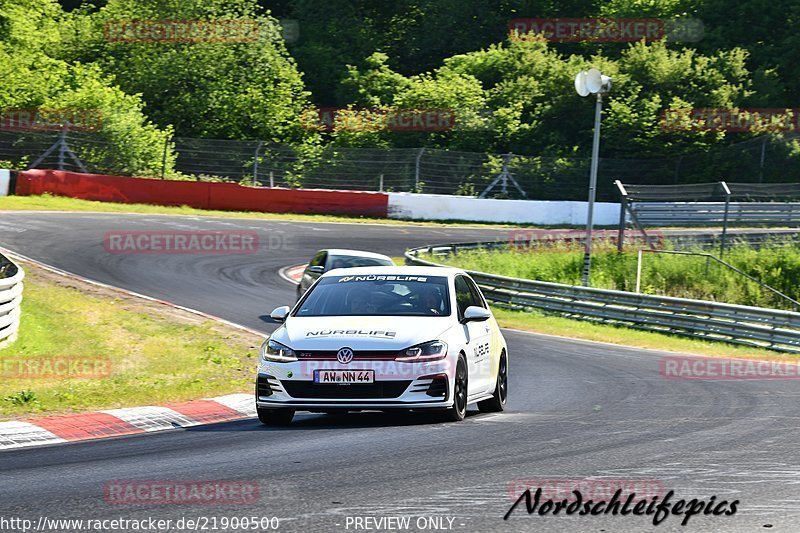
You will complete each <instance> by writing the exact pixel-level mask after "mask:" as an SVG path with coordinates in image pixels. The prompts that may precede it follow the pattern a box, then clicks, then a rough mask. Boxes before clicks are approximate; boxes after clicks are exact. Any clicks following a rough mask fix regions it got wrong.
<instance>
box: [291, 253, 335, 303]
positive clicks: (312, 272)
mask: <svg viewBox="0 0 800 533" xmlns="http://www.w3.org/2000/svg"><path fill="white" fill-rule="evenodd" d="M327 259H328V252H326V251H325V250H322V251H320V252H317V253H316V254H315V255H314V257H312V258H311V262H309V263H308V266H307V267H306V269H305V270H304V271H303V277H302V278H300V290H299V291H298V292H299V293H300V295H302V294H303V293H305V292H306V291H307V290H308V288H309V287H310V286H311V285H313V284H314V282H315V281H317V279H318V278H319V277H320V276H321V275H322V274H323V273H324V272H325V261H326V260H327Z"/></svg>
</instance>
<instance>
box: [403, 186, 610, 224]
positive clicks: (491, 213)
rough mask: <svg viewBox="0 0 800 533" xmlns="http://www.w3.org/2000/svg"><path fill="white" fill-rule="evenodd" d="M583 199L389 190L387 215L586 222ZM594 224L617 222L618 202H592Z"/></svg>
mask: <svg viewBox="0 0 800 533" xmlns="http://www.w3.org/2000/svg"><path fill="white" fill-rule="evenodd" d="M587 205H588V203H587V202H568V201H546V200H492V199H480V198H475V197H474V196H448V195H443V194H412V193H405V192H398V193H395V192H390V193H389V218H404V219H412V220H414V219H426V220H470V221H475V222H516V223H527V224H543V225H551V224H553V225H555V224H571V225H576V226H580V225H584V224H586V209H587ZM594 223H595V224H596V225H598V226H613V225H616V224H618V223H619V204H615V203H608V202H596V203H595V204H594Z"/></svg>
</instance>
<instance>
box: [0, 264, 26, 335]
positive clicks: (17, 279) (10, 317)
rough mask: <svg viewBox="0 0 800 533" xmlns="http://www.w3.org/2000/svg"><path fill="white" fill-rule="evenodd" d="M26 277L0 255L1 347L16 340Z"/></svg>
mask: <svg viewBox="0 0 800 533" xmlns="http://www.w3.org/2000/svg"><path fill="white" fill-rule="evenodd" d="M24 277H25V272H24V271H23V270H22V269H21V268H20V267H19V266H18V265H17V264H16V263H14V262H13V261H11V260H10V259H8V258H7V257H5V256H4V255H2V254H0V347H2V346H3V345H5V344H6V343H8V342H12V341H13V340H14V339H15V338H16V334H17V330H18V329H19V316H20V303H22V279H23V278H24Z"/></svg>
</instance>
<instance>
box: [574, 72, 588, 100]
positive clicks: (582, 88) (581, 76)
mask: <svg viewBox="0 0 800 533" xmlns="http://www.w3.org/2000/svg"><path fill="white" fill-rule="evenodd" d="M575 90H576V91H577V92H578V94H579V95H581V96H589V88H588V87H586V71H585V70H582V71H580V72H578V75H577V76H575Z"/></svg>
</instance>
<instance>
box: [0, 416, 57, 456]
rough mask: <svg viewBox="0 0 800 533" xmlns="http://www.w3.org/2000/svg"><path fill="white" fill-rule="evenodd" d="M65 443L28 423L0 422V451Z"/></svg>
mask: <svg viewBox="0 0 800 533" xmlns="http://www.w3.org/2000/svg"><path fill="white" fill-rule="evenodd" d="M62 442H67V441H66V440H65V439H62V438H61V437H57V436H56V435H54V434H53V433H50V432H49V431H47V430H46V429H44V428H40V427H39V426H37V425H35V424H31V423H30V422H19V421H11V422H0V450H8V449H11V448H22V447H28V446H43V445H46V444H59V443H62Z"/></svg>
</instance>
